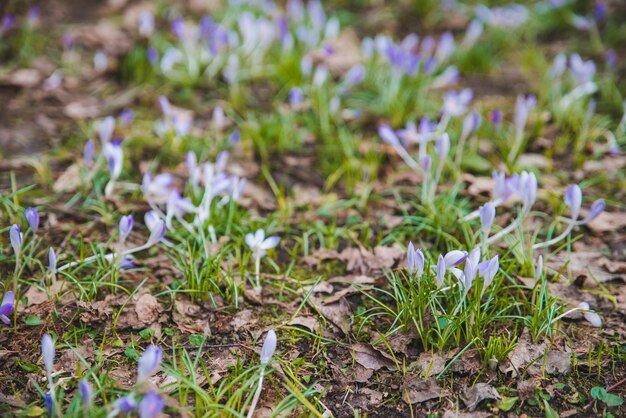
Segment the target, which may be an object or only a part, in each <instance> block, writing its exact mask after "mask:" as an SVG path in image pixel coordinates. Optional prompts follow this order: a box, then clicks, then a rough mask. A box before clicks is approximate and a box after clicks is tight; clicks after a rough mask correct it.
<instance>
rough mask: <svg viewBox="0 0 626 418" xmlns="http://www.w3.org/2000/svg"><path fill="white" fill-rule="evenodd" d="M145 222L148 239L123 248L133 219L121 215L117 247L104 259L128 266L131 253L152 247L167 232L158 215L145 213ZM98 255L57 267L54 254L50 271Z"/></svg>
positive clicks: (120, 265) (83, 261) (89, 260)
mask: <svg viewBox="0 0 626 418" xmlns="http://www.w3.org/2000/svg"><path fill="white" fill-rule="evenodd" d="M145 222H146V226H147V227H148V229H149V230H150V235H149V236H148V239H147V240H146V242H145V243H144V244H142V245H139V246H137V247H131V248H124V245H123V244H124V242H125V241H126V238H127V237H128V234H130V231H131V230H132V228H133V225H134V221H133V218H132V215H129V216H124V217H122V219H121V221H120V225H119V233H120V236H119V242H118V248H117V250H116V251H114V252H112V253H109V254H106V255H105V256H104V259H105V260H106V261H108V262H109V263H115V264H116V265H117V266H118V268H130V267H131V266H132V258H131V257H132V255H133V254H135V253H138V252H140V251H144V250H147V249H148V248H150V247H153V246H154V245H156V244H158V243H159V242H160V241H161V240H162V239H163V238H164V237H165V233H166V232H167V227H166V226H165V222H164V221H163V220H161V219H159V218H158V217H157V218H156V219H154V217H152V216H150V215H149V214H146V218H145ZM51 251H52V254H54V250H52V249H51ZM49 255H50V253H49ZM98 257H100V256H99V255H93V256H91V257H88V258H86V259H84V260H77V261H72V262H70V263H67V264H64V265H62V266H60V267H58V268H57V267H56V256H54V257H53V258H50V271H51V273H52V274H53V275H54V274H57V273H58V272H61V271H63V270H66V269H68V268H72V267H76V266H78V265H81V264H87V263H90V262H93V261H95V260H96V259H97V258H98Z"/></svg>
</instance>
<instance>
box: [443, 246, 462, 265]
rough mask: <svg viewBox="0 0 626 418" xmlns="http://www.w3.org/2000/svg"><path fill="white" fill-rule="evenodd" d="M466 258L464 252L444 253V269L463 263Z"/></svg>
mask: <svg viewBox="0 0 626 418" xmlns="http://www.w3.org/2000/svg"><path fill="white" fill-rule="evenodd" d="M466 258H467V252H466V251H460V250H452V251H449V252H447V253H446V255H445V256H444V257H443V261H444V262H445V266H446V269H450V268H452V267H456V266H458V265H459V264H461V263H462V262H464V261H465V259H466Z"/></svg>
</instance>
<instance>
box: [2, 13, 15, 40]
mask: <svg viewBox="0 0 626 418" xmlns="http://www.w3.org/2000/svg"><path fill="white" fill-rule="evenodd" d="M13 26H15V15H13V14H12V13H9V14H7V15H6V16H4V18H3V19H2V26H0V35H2V34H5V33H6V32H8V31H9V30H11V28H12V27H13Z"/></svg>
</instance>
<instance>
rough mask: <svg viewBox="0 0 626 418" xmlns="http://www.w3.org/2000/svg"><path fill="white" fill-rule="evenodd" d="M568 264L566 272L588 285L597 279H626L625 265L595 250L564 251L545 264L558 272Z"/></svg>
mask: <svg viewBox="0 0 626 418" xmlns="http://www.w3.org/2000/svg"><path fill="white" fill-rule="evenodd" d="M568 262H569V263H568ZM566 264H567V268H566V269H564V273H565V274H567V273H568V272H571V275H572V277H573V278H574V279H576V280H579V281H582V282H583V283H584V284H585V285H587V286H593V285H594V283H595V281H596V280H597V281H599V282H600V283H605V282H608V281H611V280H615V279H621V280H623V281H626V274H624V272H623V268H624V266H623V265H621V264H619V263H615V264H613V263H611V261H610V260H608V259H607V258H606V257H605V256H604V255H603V254H602V253H599V252H594V251H586V252H580V251H577V252H572V253H567V252H566V251H563V252H560V253H559V254H556V255H555V256H553V257H551V258H550V259H549V260H548V261H547V262H546V264H545V265H546V267H548V268H549V269H552V270H553V271H555V272H558V271H561V270H562V269H563V266H565V265H566ZM612 271H613V272H612Z"/></svg>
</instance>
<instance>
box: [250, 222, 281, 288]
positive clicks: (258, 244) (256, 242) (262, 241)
mask: <svg viewBox="0 0 626 418" xmlns="http://www.w3.org/2000/svg"><path fill="white" fill-rule="evenodd" d="M245 241H246V245H247V246H248V248H249V249H250V250H251V251H252V256H253V257H254V266H255V277H256V284H255V288H254V289H255V291H256V292H257V293H260V292H261V278H260V274H261V258H263V257H265V254H266V253H267V251H269V250H271V249H272V248H274V247H276V246H277V245H278V243H279V242H280V238H279V237H278V236H276V235H273V236H269V237H265V230H264V229H261V228H259V229H257V230H256V232H255V233H254V234H252V233H248V234H246V237H245Z"/></svg>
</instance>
